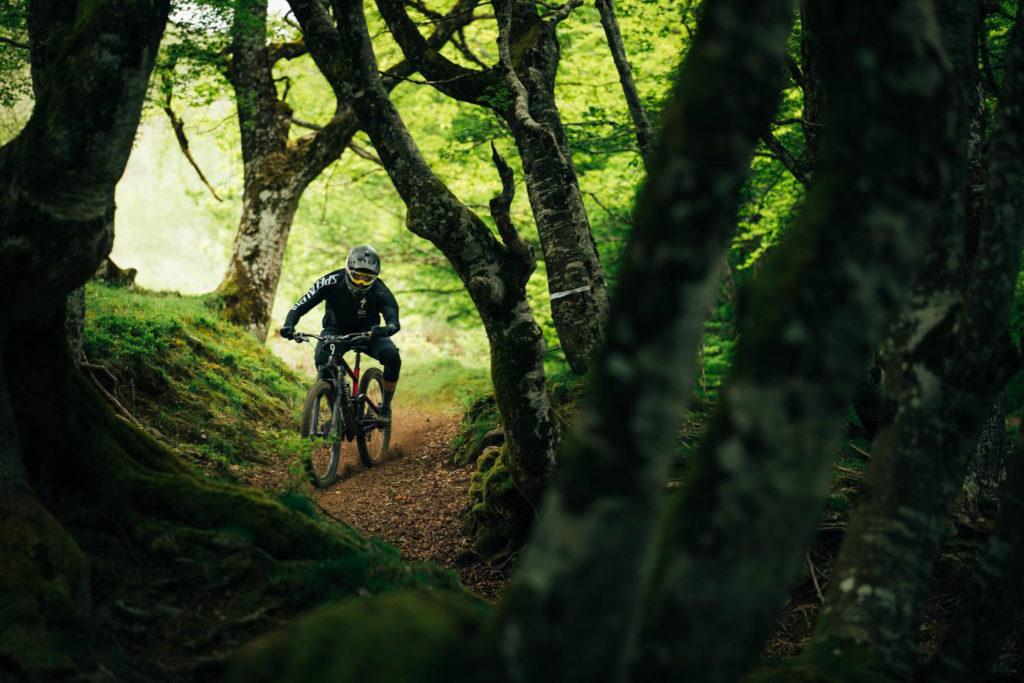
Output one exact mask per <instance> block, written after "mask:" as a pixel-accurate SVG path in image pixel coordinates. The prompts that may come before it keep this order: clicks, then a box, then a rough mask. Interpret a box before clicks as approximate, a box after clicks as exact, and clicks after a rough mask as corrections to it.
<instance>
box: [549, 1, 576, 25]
mask: <svg viewBox="0 0 1024 683" xmlns="http://www.w3.org/2000/svg"><path fill="white" fill-rule="evenodd" d="M582 6H583V0H569V2H567V3H565V4H564V5H562V6H561V7H559V8H558V9H556V10H555V11H554V12H552V13H551V16H550V17H548V21H550V22H551V23H552V24H560V23H562V22H563V21H565V20H566V19H568V18H569V15H570V14H572V11H573V10H574V9H576V8H577V7H582Z"/></svg>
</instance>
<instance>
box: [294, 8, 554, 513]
mask: <svg viewBox="0 0 1024 683" xmlns="http://www.w3.org/2000/svg"><path fill="white" fill-rule="evenodd" d="M290 4H291V6H292V9H293V11H294V12H295V16H296V17H297V18H298V20H299V23H300V24H301V25H302V30H303V33H304V35H305V38H306V42H307V44H308V45H309V48H310V52H311V54H312V55H313V58H314V59H315V60H316V62H317V65H318V66H319V67H320V70H321V71H322V72H323V74H324V76H325V77H326V78H327V80H328V82H330V83H331V85H332V87H333V88H334V89H335V92H336V93H337V94H338V95H339V96H341V97H343V98H344V99H345V100H346V101H348V102H351V103H352V105H353V107H354V109H355V111H356V115H357V116H358V118H359V121H360V125H361V126H362V128H363V130H365V131H366V132H367V134H368V135H369V136H370V140H371V141H372V142H373V145H374V148H375V149H376V151H377V153H378V155H379V156H380V159H381V161H382V162H383V164H384V166H385V168H386V169H387V171H388V174H389V175H390V177H391V181H392V183H393V184H394V186H395V189H396V190H397V191H398V193H399V195H400V196H401V197H402V200H403V201H404V202H405V204H406V207H407V210H408V213H407V215H406V225H407V227H408V228H409V230H411V231H412V232H413V233H415V234H417V235H419V236H420V237H423V238H425V239H428V240H430V241H431V242H433V243H434V244H435V245H436V246H437V247H438V248H439V249H440V250H441V252H442V253H443V254H444V255H445V257H446V258H447V259H448V261H449V262H450V263H451V264H452V267H453V268H454V270H455V272H456V273H457V274H458V275H459V277H460V278H461V279H462V281H463V283H464V284H465V286H466V288H467V290H468V291H469V294H470V297H471V298H472V300H473V303H474V304H475V306H476V308H477V311H478V312H479V314H480V318H481V320H482V321H483V323H484V327H485V328H486V330H487V336H488V340H489V342H490V348H491V376H492V379H493V382H494V391H495V398H496V400H497V403H498V407H499V410H500V412H501V416H502V424H503V425H504V427H505V432H506V436H507V444H506V446H507V449H508V457H507V459H506V462H507V464H508V466H509V470H510V472H511V473H512V476H513V479H514V480H515V483H516V486H517V488H519V490H520V491H521V492H522V493H523V495H524V497H525V498H526V499H527V500H528V501H530V502H531V503H532V504H536V502H537V500H538V499H539V497H540V492H541V491H542V489H543V487H544V484H545V482H546V481H547V478H548V476H549V473H550V471H551V469H552V467H553V464H554V453H555V449H556V447H557V443H558V427H557V424H556V421H555V418H554V415H553V413H552V411H551V406H550V404H549V402H548V399H547V394H546V389H545V384H544V365H543V357H544V339H543V336H542V335H541V332H540V328H539V327H538V326H537V324H536V322H535V321H534V318H533V313H532V311H531V310H530V306H529V303H528V302H527V300H526V280H527V278H528V277H529V275H530V273H531V272H532V271H533V269H534V266H535V263H534V256H533V251H532V249H530V248H529V247H528V246H527V245H526V244H525V243H524V242H523V241H522V239H521V238H520V237H519V236H518V235H517V234H516V233H515V230H514V229H513V228H512V227H511V224H509V223H507V222H505V221H502V220H498V221H497V223H498V226H499V231H500V236H501V239H502V241H501V242H499V241H498V239H497V238H496V237H495V236H494V234H493V233H492V232H491V230H490V229H489V228H488V227H487V225H486V224H485V223H484V222H483V221H482V220H481V219H480V218H479V217H478V216H477V215H476V214H475V213H473V212H472V211H471V210H470V209H469V208H467V207H466V206H465V205H464V204H463V203H462V202H460V201H459V200H458V198H456V197H455V196H454V195H453V194H452V192H451V191H450V190H449V189H448V187H447V186H446V185H445V184H444V183H443V182H442V181H441V180H440V179H439V178H438V177H437V176H436V175H434V173H433V171H432V170H431V169H430V166H429V165H428V164H427V162H426V161H425V160H424V158H423V156H422V154H421V153H420V151H419V148H418V147H417V146H416V144H415V142H414V141H413V140H412V138H411V136H410V135H409V131H408V129H407V128H406V127H405V124H404V122H403V121H402V119H401V117H400V115H399V114H398V111H397V110H396V109H395V107H394V105H393V104H392V102H391V100H390V98H389V97H388V93H387V91H386V89H385V88H384V86H383V84H382V82H381V79H380V77H379V74H378V72H377V61H376V57H375V55H374V52H373V46H372V44H371V42H370V36H369V33H368V30H367V28H366V19H365V16H364V14H363V9H362V5H361V4H360V3H359V2H357V1H356V0H336V1H335V2H333V3H332V7H333V17H334V18H333V19H332V17H331V14H330V13H329V12H328V10H327V8H326V7H325V6H324V4H323V3H321V2H319V1H318V0H292V2H291V3H290Z"/></svg>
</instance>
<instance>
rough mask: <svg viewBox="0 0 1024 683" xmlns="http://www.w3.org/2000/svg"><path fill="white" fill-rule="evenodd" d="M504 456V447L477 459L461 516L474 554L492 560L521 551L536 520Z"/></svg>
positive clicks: (489, 450)
mask: <svg viewBox="0 0 1024 683" xmlns="http://www.w3.org/2000/svg"><path fill="white" fill-rule="evenodd" d="M505 453H506V452H505V449H504V447H501V448H499V447H492V448H488V449H487V450H485V451H484V452H483V454H482V455H481V456H480V458H479V459H478V460H477V471H476V472H475V473H474V474H473V477H472V479H471V480H470V485H469V505H468V506H467V508H466V509H465V510H464V511H463V515H462V520H463V528H464V530H465V531H466V533H467V534H469V535H470V536H472V537H473V550H474V552H476V553H477V555H479V556H481V557H483V558H485V559H488V560H491V561H494V560H498V559H500V558H503V557H506V556H508V555H510V554H512V553H515V552H516V551H517V550H518V549H519V548H521V547H522V545H523V543H525V541H526V536H527V534H528V533H529V531H530V525H531V523H532V521H533V509H532V508H531V507H530V504H529V503H528V502H527V501H526V499H525V498H524V497H523V495H522V494H521V493H520V492H519V489H517V488H516V486H515V483H514V482H513V481H512V476H511V474H510V473H509V471H508V468H507V467H506V465H505V457H506V455H505Z"/></svg>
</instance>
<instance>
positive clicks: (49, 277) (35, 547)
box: [0, 0, 169, 680]
mask: <svg viewBox="0 0 1024 683" xmlns="http://www.w3.org/2000/svg"><path fill="white" fill-rule="evenodd" d="M168 5H169V2H168V1H167V0H149V1H147V0H140V1H139V2H132V3H123V2H112V1H102V0H101V1H96V2H67V1H64V0H60V1H57V0H53V1H48V0H36V1H34V2H32V3H31V4H29V6H28V27H29V34H30V39H31V40H30V42H31V45H32V49H31V66H32V83H33V90H34V95H35V107H34V109H33V112H32V116H31V118H30V119H29V121H28V123H27V124H26V125H25V127H24V129H22V131H21V133H19V135H18V136H17V137H16V138H15V139H14V140H12V141H11V142H9V143H8V144H7V145H5V146H4V147H3V148H2V149H0V197H2V199H0V207H2V208H0V291H2V292H3V297H2V298H0V321H2V322H0V351H2V355H0V500H2V501H3V502H2V504H0V556H2V557H3V558H4V562H3V566H2V567H0V604H2V605H3V606H4V607H3V609H4V613H5V618H4V619H3V622H2V623H0V662H2V663H3V671H4V672H5V674H7V673H11V674H12V675H18V676H20V677H23V678H24V679H26V680H59V679H63V678H68V677H71V676H72V675H73V669H71V668H69V667H73V666H74V663H75V661H83V660H85V661H88V649H89V646H90V643H89V639H88V637H87V635H86V634H88V631H89V628H90V626H91V624H90V619H89V609H90V596H89V566H88V563H87V562H86V560H85V557H84V555H83V554H82V552H81V550H80V549H79V548H78V546H77V545H76V544H75V542H74V541H73V540H72V539H71V537H70V536H69V535H68V534H67V532H66V531H65V530H64V529H63V528H62V527H61V525H60V524H59V523H58V522H57V521H56V520H55V519H54V518H53V517H52V516H51V515H50V513H49V512H48V511H47V509H46V508H44V507H43V505H42V504H41V503H40V497H42V498H44V499H45V498H46V497H47V492H48V491H49V490H50V488H51V483H52V479H53V477H54V476H55V468H54V467H53V465H52V461H51V459H52V458H54V457H55V454H54V453H53V450H54V449H52V448H50V449H46V448H43V449H39V448H35V449H31V450H30V449H29V448H28V447H27V446H26V444H27V442H28V439H29V437H30V435H31V430H30V429H26V427H25V422H24V416H25V411H26V410H28V411H34V414H35V415H36V417H37V418H38V416H40V415H51V416H52V415H53V414H54V413H53V411H54V410H59V411H60V413H61V415H63V416H64V418H65V419H64V420H63V421H62V424H61V428H66V427H68V426H69V424H71V423H73V421H74V419H73V417H71V415H72V413H73V411H72V406H71V405H70V404H69V403H68V402H66V401H55V402H49V403H46V404H44V405H40V404H39V402H38V401H37V399H38V396H39V394H40V393H41V392H42V390H44V389H46V388H48V387H49V385H50V384H51V383H56V382H55V380H56V378H58V377H60V376H62V377H64V378H65V379H66V378H67V377H68V376H69V374H70V373H71V372H73V371H74V370H73V366H72V365H71V363H70V359H69V357H68V344H67V331H66V327H65V316H66V300H67V297H68V294H69V293H71V292H72V290H74V289H75V288H77V287H80V286H81V285H82V284H84V282H85V281H86V280H87V279H88V278H89V276H91V275H92V274H93V273H94V272H95V271H96V268H97V267H98V266H99V265H100V263H101V262H102V261H103V259H104V258H105V257H106V255H107V253H108V252H109V250H110V245H111V242H112V240H113V215H114V186H115V185H116V183H117V181H118V180H119V179H120V177H121V174H122V173H123V171H124V166H125V163H126V162H127V160H128V154H129V152H130V151H131V146H132V141H133V139H134V136H135V131H136V128H137V126H138V121H139V116H140V114H141V110H142V102H143V97H144V95H145V92H146V86H147V84H148V82H149V76H150V72H151V71H152V68H153V63H154V59H155V56H156V50H157V46H158V44H159V41H160V37H161V35H162V33H163V29H164V24H165V23H166V19H167V13H168V9H169V7H168ZM26 349H46V350H47V351H48V353H47V354H46V355H41V356H36V355H32V354H29V353H26V352H25V351H26ZM27 368H31V369H33V370H35V371H36V373H37V375H38V376H39V377H40V382H39V383H37V384H34V385H31V386H29V387H25V386H24V385H23V384H15V383H14V379H13V378H14V377H15V375H16V374H19V373H20V374H23V373H24V372H25V370H26V369H27ZM62 373H63V374H62ZM12 387H13V389H12ZM37 389H38V390H37ZM47 426H48V429H49V430H50V431H51V432H52V430H53V429H54V425H53V424H52V423H51V424H48V425H47ZM29 453H31V456H29V455H28V454H29ZM80 658H82V659H80ZM90 668H93V669H94V668H95V664H94V663H92V666H91V667H90ZM93 673H96V672H93ZM96 675H99V674H98V673H96Z"/></svg>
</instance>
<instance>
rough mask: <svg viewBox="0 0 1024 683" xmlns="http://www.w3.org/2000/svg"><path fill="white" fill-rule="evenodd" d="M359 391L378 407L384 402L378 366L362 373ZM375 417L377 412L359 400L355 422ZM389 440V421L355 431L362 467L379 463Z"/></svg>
mask: <svg viewBox="0 0 1024 683" xmlns="http://www.w3.org/2000/svg"><path fill="white" fill-rule="evenodd" d="M359 389H360V391H359V393H360V394H366V399H367V400H368V401H369V402H370V403H372V404H373V405H375V406H377V407H378V408H380V406H381V404H383V402H384V373H383V372H381V370H380V368H370V369H369V370H367V371H366V372H365V373H364V374H363V377H362V379H361V380H360V383H359ZM376 417H377V413H375V412H374V411H373V410H371V409H370V408H368V407H367V406H366V402H365V401H363V402H360V403H359V404H358V405H357V407H356V416H355V418H356V422H357V423H361V424H365V423H364V421H367V420H372V419H374V418H376ZM390 442H391V423H388V424H387V425H385V426H383V427H381V426H378V425H374V426H372V427H371V426H368V425H367V426H364V427H363V428H362V429H360V430H358V432H357V433H356V445H357V446H358V448H359V460H360V462H362V463H363V466H364V467H373V466H374V465H376V464H379V463H380V462H381V460H383V459H384V456H385V455H386V454H387V452H388V445H389V444H390Z"/></svg>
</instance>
